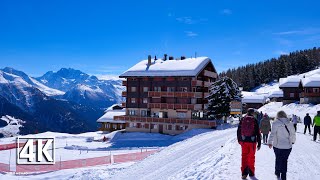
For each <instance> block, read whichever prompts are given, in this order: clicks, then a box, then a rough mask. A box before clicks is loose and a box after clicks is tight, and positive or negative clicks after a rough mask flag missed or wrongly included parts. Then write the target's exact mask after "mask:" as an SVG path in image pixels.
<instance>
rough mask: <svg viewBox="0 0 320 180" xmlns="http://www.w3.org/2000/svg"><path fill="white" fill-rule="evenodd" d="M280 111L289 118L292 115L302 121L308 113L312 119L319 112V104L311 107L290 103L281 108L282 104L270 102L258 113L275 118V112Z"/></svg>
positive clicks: (309, 105)
mask: <svg viewBox="0 0 320 180" xmlns="http://www.w3.org/2000/svg"><path fill="white" fill-rule="evenodd" d="M281 110H282V111H284V112H286V113H287V115H288V116H289V117H291V116H292V114H295V115H297V116H298V117H300V119H301V120H302V121H303V118H304V116H305V115H306V113H309V115H310V116H311V118H312V119H313V117H314V116H315V115H316V114H317V111H320V104H317V105H312V104H295V103H291V104H286V105H284V106H283V105H282V102H270V103H268V104H266V105H264V106H262V107H261V108H259V109H258V111H259V112H260V111H262V112H263V113H267V114H268V115H269V116H270V117H276V114H277V112H278V111H281Z"/></svg>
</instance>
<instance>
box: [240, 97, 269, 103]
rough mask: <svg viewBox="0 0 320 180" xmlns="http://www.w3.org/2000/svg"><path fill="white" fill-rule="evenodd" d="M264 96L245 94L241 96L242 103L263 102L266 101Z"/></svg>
mask: <svg viewBox="0 0 320 180" xmlns="http://www.w3.org/2000/svg"><path fill="white" fill-rule="evenodd" d="M266 99H267V98H266V97H265V96H263V95H252V96H245V97H243V98H242V103H261V104H264V103H265V102H266Z"/></svg>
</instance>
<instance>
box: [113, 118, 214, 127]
mask: <svg viewBox="0 0 320 180" xmlns="http://www.w3.org/2000/svg"><path fill="white" fill-rule="evenodd" d="M113 119H114V120H120V121H129V122H145V123H153V122H155V123H171V124H203V125H208V126H210V127H216V121H215V120H196V119H176V118H156V117H138V116H114V117H113Z"/></svg>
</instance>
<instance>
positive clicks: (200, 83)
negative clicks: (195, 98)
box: [191, 80, 202, 87]
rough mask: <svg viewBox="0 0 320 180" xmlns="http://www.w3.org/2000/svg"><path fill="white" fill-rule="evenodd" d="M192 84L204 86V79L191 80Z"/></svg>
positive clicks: (193, 85)
mask: <svg viewBox="0 0 320 180" xmlns="http://www.w3.org/2000/svg"><path fill="white" fill-rule="evenodd" d="M191 86H192V87H195V86H202V81H200V80H193V81H191Z"/></svg>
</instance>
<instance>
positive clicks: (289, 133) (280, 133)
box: [268, 111, 296, 180]
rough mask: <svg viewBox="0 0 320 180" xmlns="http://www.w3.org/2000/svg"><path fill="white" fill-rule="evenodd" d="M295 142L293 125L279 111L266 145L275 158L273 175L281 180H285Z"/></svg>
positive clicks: (284, 114) (285, 115)
mask: <svg viewBox="0 0 320 180" xmlns="http://www.w3.org/2000/svg"><path fill="white" fill-rule="evenodd" d="M295 141H296V132H295V129H294V126H293V123H291V122H290V121H289V119H288V117H287V114H286V113H285V112H284V111H279V112H278V113H277V117H276V120H275V121H274V122H273V123H272V127H271V134H270V137H269V139H268V145H269V147H270V149H271V148H272V147H273V150H274V153H275V156H276V163H275V175H276V176H277V177H278V178H280V177H281V180H286V179H287V166H288V158H289V155H290V152H291V150H292V144H294V143H295Z"/></svg>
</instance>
